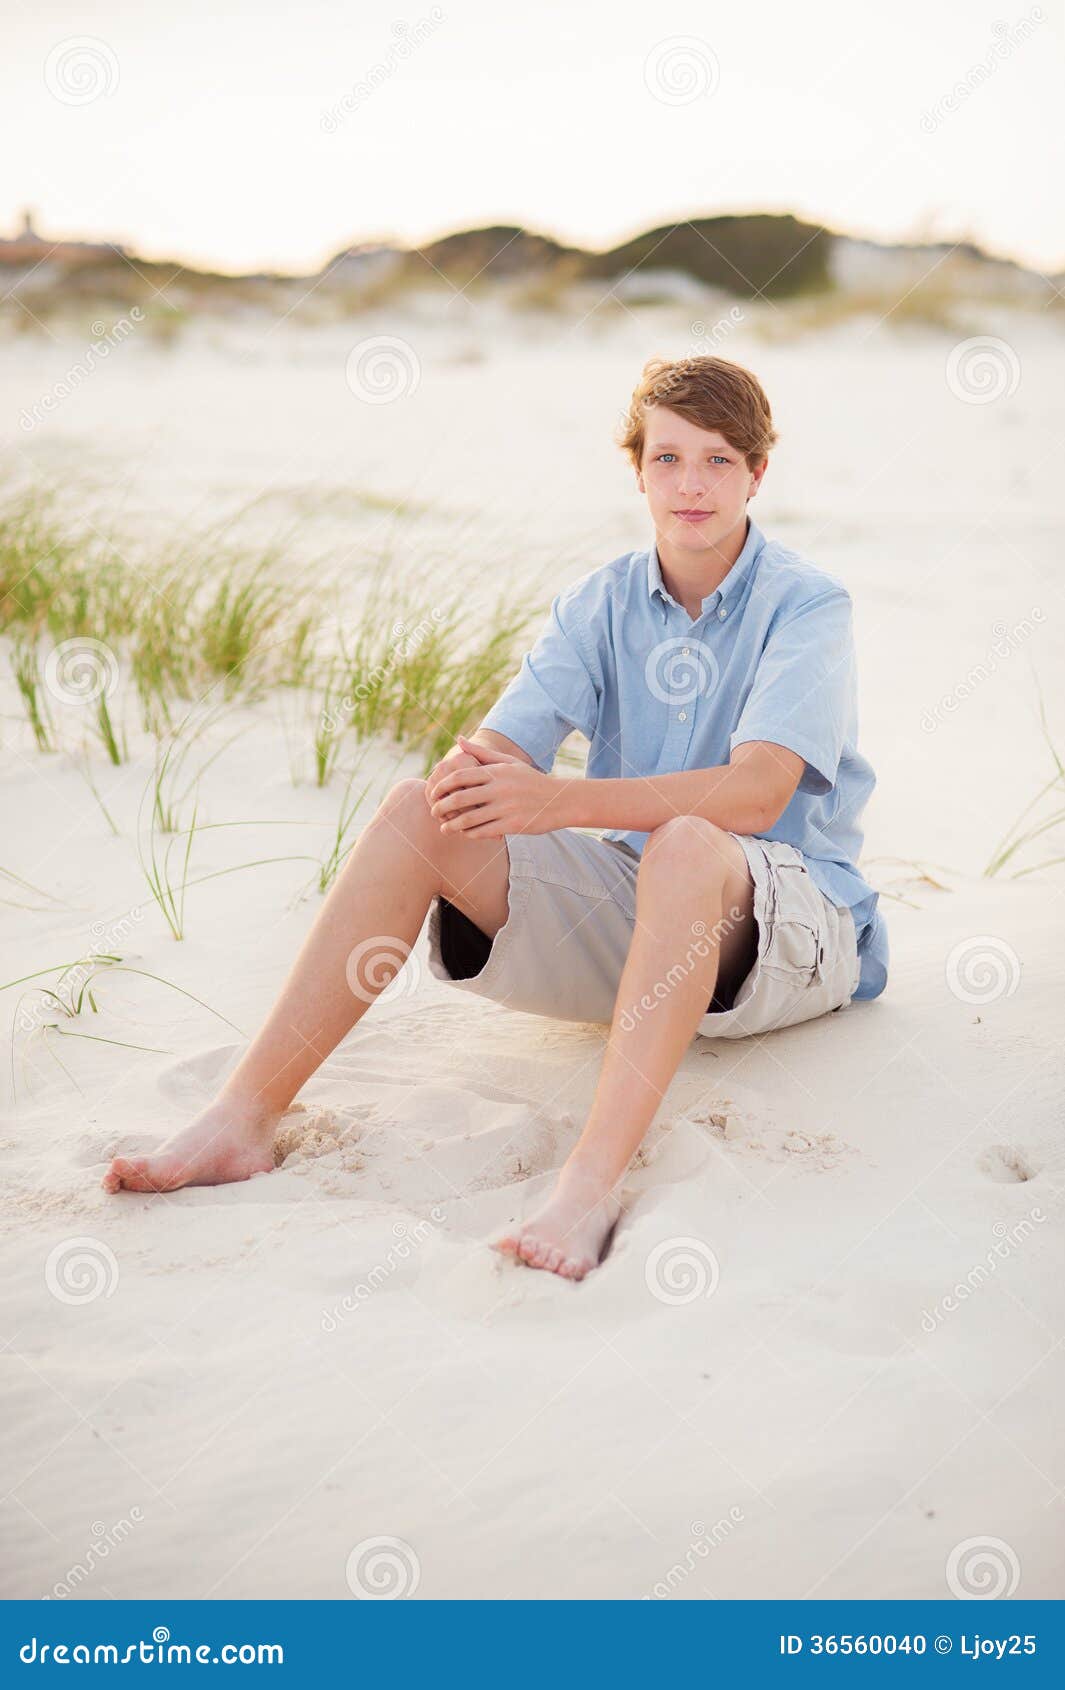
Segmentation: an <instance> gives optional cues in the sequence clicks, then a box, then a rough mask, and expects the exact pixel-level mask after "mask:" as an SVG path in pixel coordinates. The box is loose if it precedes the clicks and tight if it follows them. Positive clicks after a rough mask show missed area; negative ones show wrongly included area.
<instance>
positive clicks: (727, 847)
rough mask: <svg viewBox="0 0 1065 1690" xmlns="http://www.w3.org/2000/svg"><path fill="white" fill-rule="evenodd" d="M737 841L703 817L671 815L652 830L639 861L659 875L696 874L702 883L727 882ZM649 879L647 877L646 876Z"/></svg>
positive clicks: (641, 865) (642, 866)
mask: <svg viewBox="0 0 1065 1690" xmlns="http://www.w3.org/2000/svg"><path fill="white" fill-rule="evenodd" d="M735 845H736V842H735V840H734V839H733V838H732V836H731V834H729V833H727V832H726V831H725V829H724V828H721V827H718V826H717V824H716V822H710V821H707V820H706V819H705V818H704V817H703V816H671V817H670V818H669V820H668V821H667V822H662V823H661V824H660V826H658V827H656V828H653V829H652V830H651V833H650V836H649V838H648V840H647V844H646V845H645V846H644V850H643V856H642V858H641V862H640V869H641V872H643V871H644V869H645V867H646V869H647V870H648V871H649V872H650V873H651V874H652V875H656V874H658V873H659V872H661V874H662V875H663V877H666V878H671V877H672V875H673V874H674V873H683V874H686V875H690V874H696V875H698V876H699V878H700V880H703V881H705V880H706V879H707V878H709V879H711V880H713V879H724V878H725V877H726V876H727V875H728V874H729V872H730V868H731V865H732V861H733V851H734V849H735ZM644 878H645V879H646V878H647V876H646V874H645V875H644Z"/></svg>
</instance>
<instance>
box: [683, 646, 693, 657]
mask: <svg viewBox="0 0 1065 1690" xmlns="http://www.w3.org/2000/svg"><path fill="white" fill-rule="evenodd" d="M680 655H681V656H682V657H690V656H691V648H690V646H685V647H684V649H683V651H682V652H681V654H680Z"/></svg>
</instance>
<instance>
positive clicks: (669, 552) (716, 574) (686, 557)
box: [655, 511, 750, 621]
mask: <svg viewBox="0 0 1065 1690" xmlns="http://www.w3.org/2000/svg"><path fill="white" fill-rule="evenodd" d="M749 532H750V519H749V517H748V514H747V512H746V511H744V513H743V516H742V517H741V518H740V520H739V522H738V524H737V525H736V528H735V529H734V530H733V531H732V532H731V533H729V534H726V535H725V537H724V539H723V540H722V541H721V543H720V545H718V546H715V547H714V548H713V549H712V550H707V551H706V552H704V553H703V554H702V556H698V557H697V556H694V555H693V554H692V553H691V552H684V551H682V550H680V549H679V548H677V547H675V546H671V545H670V543H669V541H668V540H665V541H664V540H663V539H662V537H661V535H658V534H656V535H655V546H656V549H657V551H658V564H659V568H660V569H661V571H662V581H663V583H664V585H665V588H666V591H667V592H668V593H671V594H672V596H673V597H674V598H675V599H676V601H677V603H678V604H682V605H683V606H684V608H685V610H686V611H687V612H688V615H689V616H690V617H691V618H692V620H693V621H694V620H695V619H696V618H697V617H698V616H700V615H701V614H702V608H703V599H705V598H708V597H709V595H710V594H711V593H712V592H714V591H715V590H716V589H717V588H718V587H720V585H721V583H722V581H723V580H724V579H725V576H726V575H727V574H728V572H729V570H730V569H731V568H732V566H733V564H734V563H735V562H736V559H737V558H738V557H739V555H740V553H741V552H742V550H743V548H744V546H745V545H746V544H747V536H748V534H749ZM693 607H694V608H693Z"/></svg>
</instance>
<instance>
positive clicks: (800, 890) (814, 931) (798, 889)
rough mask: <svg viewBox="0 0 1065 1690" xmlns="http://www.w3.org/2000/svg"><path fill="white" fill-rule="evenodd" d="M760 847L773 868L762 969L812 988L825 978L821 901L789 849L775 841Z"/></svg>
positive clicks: (822, 907)
mask: <svg viewBox="0 0 1065 1690" xmlns="http://www.w3.org/2000/svg"><path fill="white" fill-rule="evenodd" d="M760 843H761V844H762V846H763V847H764V849H765V852H766V855H767V856H768V857H769V858H770V861H771V863H772V865H773V869H772V873H771V875H770V882H769V883H770V888H771V893H772V897H771V902H770V918H769V937H768V942H767V945H766V951H765V956H764V958H763V967H765V968H770V969H773V970H775V971H776V972H777V973H779V974H786V975H789V976H790V977H791V978H793V979H794V980H795V981H796V982H797V983H798V984H801V985H803V986H813V985H815V984H817V983H818V982H819V981H822V980H823V979H824V978H825V931H824V926H823V924H822V920H821V912H822V911H823V909H824V901H823V899H822V897H821V894H820V892H819V890H818V889H817V887H816V886H815V884H814V881H813V879H812V877H811V875H810V871H809V869H808V868H807V867H806V864H805V863H804V862H803V861H802V859H801V858H800V857H799V856H797V855H796V853H795V851H794V850H793V849H792V847H791V846H790V845H785V844H783V842H782V841H781V840H778V839H763V840H762V841H761V842H760Z"/></svg>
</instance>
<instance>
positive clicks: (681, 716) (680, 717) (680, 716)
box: [677, 710, 688, 722]
mask: <svg viewBox="0 0 1065 1690" xmlns="http://www.w3.org/2000/svg"><path fill="white" fill-rule="evenodd" d="M687 720H688V712H687V711H686V710H678V712H677V721H678V722H686V721H687Z"/></svg>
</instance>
